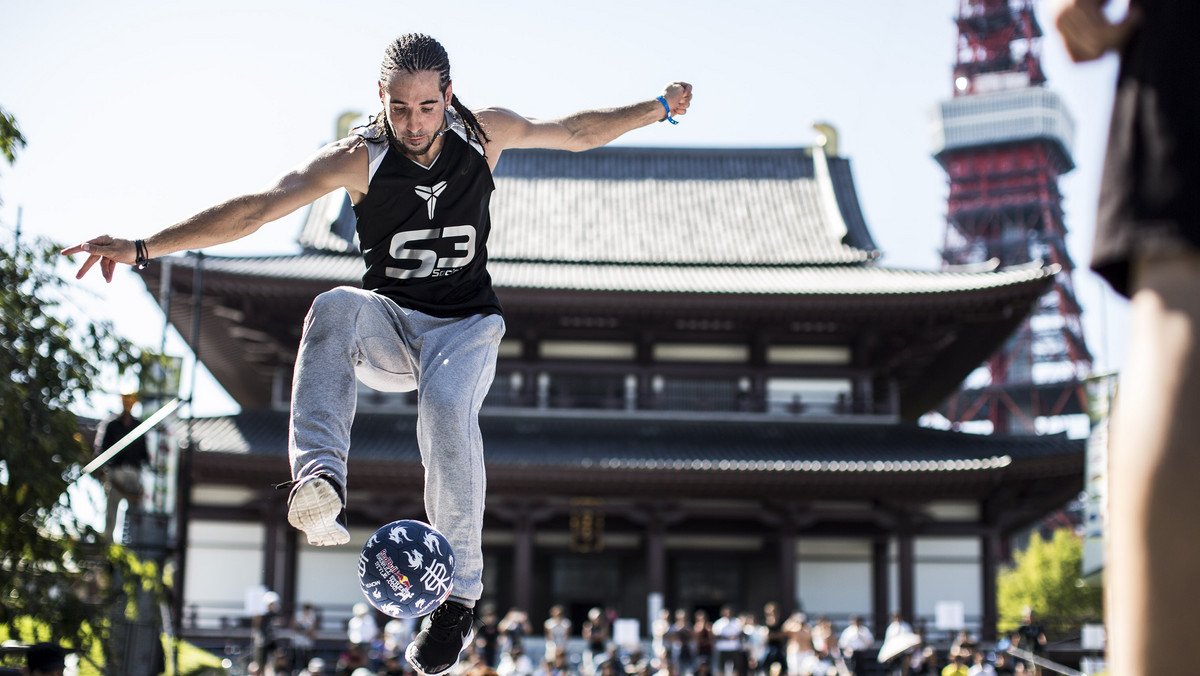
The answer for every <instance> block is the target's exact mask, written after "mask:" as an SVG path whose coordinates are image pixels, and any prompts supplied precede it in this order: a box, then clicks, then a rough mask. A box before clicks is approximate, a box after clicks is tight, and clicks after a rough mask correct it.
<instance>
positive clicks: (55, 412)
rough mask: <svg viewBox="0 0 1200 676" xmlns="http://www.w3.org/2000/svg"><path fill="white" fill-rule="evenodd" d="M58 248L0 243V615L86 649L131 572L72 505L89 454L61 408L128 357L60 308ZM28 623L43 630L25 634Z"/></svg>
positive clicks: (108, 330)
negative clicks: (72, 489)
mask: <svg viewBox="0 0 1200 676" xmlns="http://www.w3.org/2000/svg"><path fill="white" fill-rule="evenodd" d="M58 250H59V247H57V246H53V245H51V244H49V243H48V242H39V243H37V244H36V245H35V246H33V247H29V246H24V245H22V244H20V243H15V244H12V245H9V246H5V247H3V248H2V249H0V504H3V505H4V512H5V516H4V518H3V519H0V594H3V602H2V603H0V623H2V624H3V625H5V628H6V629H7V634H8V635H9V636H14V637H17V638H19V639H21V640H30V641H31V640H55V641H60V642H62V643H64V644H66V645H70V646H73V647H77V648H81V649H84V650H87V649H88V648H89V647H90V646H89V644H90V642H91V641H92V640H93V639H99V640H100V641H101V643H102V645H103V644H104V640H105V638H106V635H107V634H106V631H107V629H106V628H107V626H108V620H107V618H108V615H109V608H108V606H109V605H110V604H114V603H122V602H123V601H122V600H123V599H125V598H127V594H128V592H129V589H130V588H131V587H132V585H135V584H139V583H141V582H142V580H141V578H140V577H139V576H138V575H137V571H136V570H135V566H136V562H135V561H133V560H132V557H130V556H128V554H126V553H125V552H123V551H122V550H121V548H119V547H114V546H111V545H109V544H107V543H104V542H102V541H101V538H100V537H99V535H98V533H97V532H96V531H95V529H93V528H92V527H91V526H90V525H88V524H86V523H84V522H83V521H82V520H81V519H80V518H79V516H77V513H76V511H75V510H74V509H72V505H71V496H70V493H68V492H67V487H68V485H69V484H70V483H71V482H72V481H73V480H74V479H75V478H76V477H78V475H79V470H80V467H81V466H82V465H84V464H85V463H87V462H88V460H89V459H90V455H91V453H90V449H88V448H87V447H86V445H85V444H84V442H83V437H82V435H81V434H80V430H79V423H78V419H77V416H76V415H75V414H74V413H73V412H72V411H71V406H72V405H73V404H75V403H76V402H77V401H79V400H80V398H81V397H83V396H86V395H87V394H89V393H91V392H93V391H95V390H96V389H97V384H98V380H99V377H100V372H101V369H102V367H104V366H105V365H115V367H116V368H117V370H118V371H124V370H126V369H128V368H131V367H132V366H133V365H134V364H136V363H137V359H138V357H139V354H138V351H137V350H135V349H134V348H133V346H132V345H130V344H129V343H128V342H127V341H126V340H124V339H121V338H119V337H117V336H116V335H115V334H114V332H113V330H112V327H111V326H110V325H108V324H106V323H92V322H90V321H77V320H74V318H73V317H71V315H70V312H69V311H68V310H67V309H66V308H64V307H63V303H64V293H63V291H64V288H65V284H66V283H65V282H64V281H63V280H62V278H61V277H60V276H59V275H58V272H57V269H56V264H57V262H58V260H59V259H60V258H61V256H59V254H58ZM114 579H116V580H122V581H123V584H122V585H115V586H114V585H113V584H111V582H110V581H111V580H114ZM123 587H124V588H123ZM27 619H33V620H35V621H36V624H35V625H30V624H29V623H28V622H27V621H26V620H27ZM29 626H40V627H43V628H45V627H52V628H53V630H52V631H53V633H54V635H52V636H46V635H34V636H30V635H26V634H28V633H29V630H28V629H27V627H29Z"/></svg>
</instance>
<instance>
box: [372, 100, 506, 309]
mask: <svg viewBox="0 0 1200 676" xmlns="http://www.w3.org/2000/svg"><path fill="white" fill-rule="evenodd" d="M446 117H447V124H448V125H449V130H448V131H447V132H446V133H445V134H444V135H443V138H444V141H443V143H442V151H441V153H440V154H439V155H438V157H437V159H436V160H435V161H434V163H433V166H431V167H429V168H425V167H423V166H421V165H419V164H417V163H416V162H414V161H412V160H411V159H409V158H408V157H407V156H405V155H404V154H403V153H401V152H399V151H396V150H395V149H390V148H388V146H387V140H386V138H381V137H379V135H378V134H372V133H371V132H372V131H373V130H372V129H370V128H360V129H356V130H355V133H356V134H357V135H359V136H362V137H363V138H364V139H366V142H367V144H368V147H369V148H370V150H371V153H370V156H371V169H372V173H371V179H370V183H369V187H368V189H367V195H366V197H364V198H363V200H362V201H361V202H359V203H358V204H356V205H354V214H355V216H356V217H357V218H358V226H357V228H358V239H359V245H360V247H361V248H362V252H363V259H364V260H365V262H366V264H367V270H366V272H365V273H364V274H363V288H364V289H368V290H370V291H375V292H376V293H379V294H382V295H384V296H387V297H388V298H391V299H392V300H394V301H396V303H398V304H399V305H400V306H402V307H407V308H411V309H413V310H417V311H419V312H424V313H426V314H430V315H433V316H435V317H462V316H466V315H472V314H501V313H502V309H501V307H500V300H499V299H498V298H497V297H496V293H495V291H493V290H492V280H491V276H490V275H488V272H487V239H488V234H489V232H490V231H491V217H490V215H489V212H488V205H489V203H490V201H491V196H492V191H493V190H495V184H494V183H493V182H492V172H491V170H490V169H489V168H488V165H487V161H486V159H485V158H484V157H483V153H482V150H481V148H480V147H479V146H478V144H475V143H471V142H469V141H468V140H467V138H468V135H467V132H466V130H465V129H464V128H463V125H462V121H461V119H459V118H458V116H457V115H456V114H454V113H453V110H451V111H449V112H448V114H447V116H446Z"/></svg>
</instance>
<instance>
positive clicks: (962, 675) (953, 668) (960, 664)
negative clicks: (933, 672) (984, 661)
mask: <svg viewBox="0 0 1200 676" xmlns="http://www.w3.org/2000/svg"><path fill="white" fill-rule="evenodd" d="M966 661H967V658H966V657H965V656H964V655H963V654H962V653H956V654H954V655H951V656H950V663H949V664H947V665H946V666H945V668H943V669H942V676H967V674H968V673H969V672H970V669H968V668H967V664H966Z"/></svg>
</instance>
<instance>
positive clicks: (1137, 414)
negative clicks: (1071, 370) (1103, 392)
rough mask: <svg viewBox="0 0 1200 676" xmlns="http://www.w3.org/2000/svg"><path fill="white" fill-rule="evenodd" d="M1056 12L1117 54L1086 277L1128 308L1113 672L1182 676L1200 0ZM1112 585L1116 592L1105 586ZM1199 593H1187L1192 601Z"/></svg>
mask: <svg viewBox="0 0 1200 676" xmlns="http://www.w3.org/2000/svg"><path fill="white" fill-rule="evenodd" d="M1105 4H1106V3H1105V1H1104V0H1069V1H1065V2H1061V3H1060V6H1059V7H1057V8H1056V10H1055V12H1054V24H1055V26H1056V27H1057V28H1058V29H1059V32H1060V33H1061V34H1062V37H1063V42H1064V44H1065V46H1066V49H1067V53H1068V54H1069V55H1070V56H1071V58H1072V59H1074V60H1075V61H1089V60H1092V59H1095V58H1098V57H1100V56H1102V55H1103V54H1105V53H1106V52H1109V51H1116V52H1119V53H1120V58H1121V69H1120V74H1119V76H1118V78H1117V87H1116V92H1115V94H1114V97H1113V110H1112V121H1111V124H1110V126H1109V135H1108V145H1107V148H1106V150H1105V158H1104V172H1103V174H1102V176H1101V184H1100V204H1099V209H1098V212H1097V218H1096V236H1095V240H1094V244H1093V248H1092V261H1091V268H1092V269H1093V270H1094V271H1095V272H1096V273H1098V274H1099V275H1100V276H1102V277H1103V278H1104V279H1105V281H1107V282H1108V283H1109V284H1110V285H1111V286H1112V288H1113V291H1115V292H1117V293H1118V294H1121V295H1124V296H1127V297H1129V299H1130V302H1131V304H1130V321H1129V327H1130V329H1129V348H1128V354H1129V358H1128V359H1127V360H1126V362H1125V366H1124V368H1122V370H1121V383H1120V395H1119V396H1118V398H1117V400H1116V402H1115V405H1114V409H1113V413H1112V422H1111V426H1110V432H1109V434H1108V474H1107V476H1108V495H1107V498H1108V512H1107V516H1106V521H1105V527H1106V530H1107V533H1106V536H1107V538H1106V539H1107V540H1108V547H1107V552H1108V557H1107V559H1106V561H1105V570H1104V579H1105V581H1106V584H1107V586H1108V589H1107V592H1108V593H1107V596H1106V603H1105V612H1106V614H1107V623H1106V624H1107V626H1108V636H1109V647H1108V669H1109V672H1110V673H1113V674H1121V676H1139V675H1140V674H1185V673H1193V672H1194V671H1195V670H1196V668H1195V661H1196V657H1195V648H1194V647H1193V646H1194V643H1195V640H1196V635H1197V633H1200V619H1198V616H1197V613H1196V603H1197V600H1198V599H1197V594H1196V592H1195V591H1194V590H1195V589H1196V581H1195V577H1196V570H1197V569H1200V537H1197V536H1200V522H1197V521H1196V519H1194V518H1190V517H1191V516H1192V515H1193V514H1195V513H1196V511H1197V507H1200V497H1198V496H1200V493H1198V492H1197V491H1196V486H1195V482H1194V478H1195V477H1196V476H1200V453H1198V452H1197V448H1196V439H1197V438H1200V416H1197V415H1196V414H1195V411H1196V408H1197V404H1198V403H1200V337H1198V336H1200V293H1197V289H1198V288H1200V190H1197V189H1196V186H1197V185H1198V184H1200V124H1197V120H1200V69H1198V68H1196V67H1195V63H1196V35H1197V33H1198V32H1200V3H1198V2H1196V1H1195V0H1130V2H1129V11H1128V13H1127V14H1126V15H1125V17H1123V18H1122V19H1121V20H1119V21H1114V20H1113V19H1110V17H1109V16H1108V14H1107V13H1106V12H1105V11H1104V9H1105V8H1104V5H1105ZM1110 581H1111V582H1110ZM1189 590H1192V591H1189Z"/></svg>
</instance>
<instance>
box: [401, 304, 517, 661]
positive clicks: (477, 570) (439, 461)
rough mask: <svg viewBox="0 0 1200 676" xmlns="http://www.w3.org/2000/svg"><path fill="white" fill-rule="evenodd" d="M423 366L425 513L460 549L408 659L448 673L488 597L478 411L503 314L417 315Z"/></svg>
mask: <svg viewBox="0 0 1200 676" xmlns="http://www.w3.org/2000/svg"><path fill="white" fill-rule="evenodd" d="M409 319H410V320H411V323H412V328H413V333H412V334H411V335H414V336H419V339H417V340H414V343H413V347H414V350H415V352H416V354H417V355H418V358H419V362H420V368H419V369H418V372H419V381H420V385H419V386H418V390H417V393H418V404H417V406H418V412H417V444H418V445H419V446H420V449H421V460H422V462H423V463H424V464H425V511H426V513H427V514H428V515H429V520H430V522H431V523H432V524H433V526H434V528H437V529H438V530H439V531H441V532H442V533H443V534H444V535H445V536H446V539H447V540H449V541H450V545H451V546H452V547H453V548H454V589H453V591H452V592H451V597H450V599H449V600H448V601H447V602H446V603H443V604H442V605H441V606H439V607H438V608H437V610H435V611H433V614H432V615H431V616H430V620H429V624H428V626H427V627H426V628H425V629H424V630H422V631H421V632H420V633H419V634H417V635H416V637H415V638H413V642H412V643H411V644H409V646H408V648H407V649H406V650H405V651H404V655H405V657H406V658H407V659H408V662H409V664H410V665H412V667H413V668H414V669H416V670H417V671H418V672H419V673H421V674H426V675H428V676H433V675H435V674H441V673H444V672H446V671H448V670H450V668H452V667H453V666H454V665H455V664H457V663H458V658H459V654H460V653H461V652H462V650H463V649H464V648H465V647H466V646H467V645H469V644H470V642H471V640H472V637H473V636H474V634H475V618H474V614H473V612H472V610H471V607H472V606H474V605H475V602H476V601H478V600H479V598H480V596H481V595H482V594H483V549H482V541H481V539H482V538H481V536H482V530H483V501H484V492H485V490H486V486H487V480H486V477H485V476H484V466H483V441H482V438H481V435H480V432H479V408H480V407H481V406H482V405H483V398H484V396H485V395H486V394H487V391H488V388H489V387H491V384H492V378H493V376H494V375H495V372H496V351H497V348H498V346H499V344H500V337H501V336H502V335H503V334H504V320H503V318H501V317H500V316H499V315H474V316H471V317H464V318H460V319H452V320H444V319H437V318H434V317H428V316H425V315H419V314H414V315H413V316H412V317H410V318H409Z"/></svg>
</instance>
